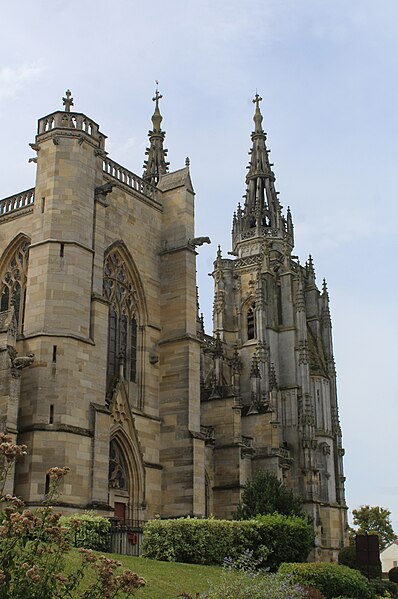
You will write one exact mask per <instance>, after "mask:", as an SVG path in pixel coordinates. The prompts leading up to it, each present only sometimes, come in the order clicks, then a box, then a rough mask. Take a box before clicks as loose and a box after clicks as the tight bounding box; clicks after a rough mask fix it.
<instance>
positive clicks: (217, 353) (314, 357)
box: [0, 91, 347, 559]
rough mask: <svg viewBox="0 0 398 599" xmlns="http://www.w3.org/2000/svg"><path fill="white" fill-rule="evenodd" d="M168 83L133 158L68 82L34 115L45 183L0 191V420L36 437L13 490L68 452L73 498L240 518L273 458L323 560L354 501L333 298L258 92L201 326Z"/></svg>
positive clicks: (40, 478)
mask: <svg viewBox="0 0 398 599" xmlns="http://www.w3.org/2000/svg"><path fill="white" fill-rule="evenodd" d="M160 98H161V96H160V94H159V93H158V92H156V95H155V98H154V101H155V111H154V114H153V116H152V124H153V126H152V129H151V131H150V132H149V147H148V150H147V160H146V161H145V164H144V173H143V176H142V177H139V176H137V175H135V174H134V173H132V172H131V171H129V170H128V169H126V168H125V167H123V166H121V165H119V164H117V163H116V162H115V161H113V160H112V159H111V158H110V157H109V156H108V153H107V151H106V136H105V135H104V134H103V133H102V132H101V131H100V128H99V126H98V124H97V123H95V122H94V121H93V120H92V119H91V118H89V117H88V116H86V115H84V114H82V113H79V112H74V111H73V110H72V108H73V99H72V98H71V94H70V92H69V91H68V92H67V93H66V96H65V98H64V99H63V102H64V110H60V111H56V112H54V113H52V114H50V115H48V116H46V117H44V118H40V119H39V121H38V129H37V135H36V138H35V142H34V143H32V144H31V147H32V149H33V150H34V151H35V153H36V157H35V158H33V159H32V160H33V161H34V162H36V167H37V171H36V182H35V186H34V188H32V189H29V190H27V191H24V192H22V193H18V194H16V195H14V196H11V197H9V198H5V199H3V200H1V201H0V285H1V287H0V293H1V297H0V301H1V306H0V308H1V312H0V418H1V421H0V422H1V427H2V430H4V431H6V432H7V433H8V434H10V435H12V436H13V438H15V439H16V440H17V441H18V443H24V444H26V445H27V446H28V455H27V456H26V458H25V459H24V460H23V461H21V462H19V463H18V464H17V467H16V471H15V472H14V473H13V476H12V477H11V478H10V480H9V482H8V491H10V492H13V493H15V494H17V495H19V496H20V497H22V498H23V499H24V500H25V501H26V503H27V504H28V505H31V506H35V505H38V504H39V503H40V502H41V501H42V499H43V496H44V495H45V493H46V490H47V487H48V483H49V481H48V476H47V471H48V469H49V468H51V467H52V466H55V465H57V466H68V467H69V468H70V473H69V474H68V476H67V477H66V478H65V480H64V482H63V488H62V489H61V490H62V496H61V497H60V500H59V507H60V508H61V509H62V510H63V511H64V512H76V511H79V510H80V511H81V510H86V509H93V510H95V511H96V512H97V513H100V514H104V515H107V516H115V517H117V518H124V519H135V520H147V519H149V518H152V517H154V516H155V515H156V514H160V515H161V516H162V517H178V516H185V515H197V516H204V515H210V514H213V515H214V516H215V517H220V518H230V517H232V516H233V513H234V511H235V509H236V505H237V503H238V501H239V497H240V495H241V492H242V489H243V487H244V484H245V482H246V481H247V480H248V478H250V477H251V475H252V474H253V473H254V472H256V471H258V470H266V471H269V470H270V471H273V472H275V474H276V475H277V476H278V477H279V478H280V480H283V482H284V483H285V484H287V485H288V486H289V487H290V488H292V489H293V490H294V491H295V492H296V493H298V494H299V495H300V496H301V497H302V499H303V502H304V506H305V508H306V510H307V511H308V512H309V513H310V514H311V515H312V517H313V519H314V524H315V527H316V532H317V535H316V548H315V550H314V557H315V559H333V558H335V556H336V552H337V551H338V549H339V548H340V547H341V546H342V544H343V543H344V541H345V538H346V509H347V508H346V504H345V498H344V476H343V468H342V456H343V453H344V451H343V449H342V444H341V429H340V425H339V417H338V407H337V395H336V373H335V366H334V357H333V346H332V327H331V320H330V312H329V297H328V291H327V288H326V283H325V282H324V284H323V287H322V289H321V290H320V289H318V287H317V285H316V281H315V272H314V267H313V262H312V259H311V257H310V258H309V260H308V261H307V263H306V264H305V266H302V265H301V264H300V263H299V261H298V259H297V257H296V256H293V255H292V250H293V246H294V231H293V222H292V216H291V213H290V210H289V209H288V210H287V213H286V215H283V213H282V207H281V205H280V203H279V200H278V195H277V192H276V191H275V186H274V182H275V176H274V173H273V171H272V170H271V165H270V163H269V160H268V150H267V148H266V134H265V133H264V131H263V128H262V115H261V112H260V100H261V99H260V98H259V97H258V96H257V95H256V98H255V100H254V103H255V115H254V131H253V133H252V136H251V137H252V150H251V154H250V164H249V170H248V174H247V177H246V184H247V191H246V196H245V202H244V205H243V206H240V205H238V208H237V211H236V212H235V214H234V216H233V233H232V252H231V257H229V258H224V257H223V256H222V254H221V250H220V248H219V250H218V252H217V257H216V260H215V262H214V271H213V278H214V322H213V331H214V333H213V335H211V336H210V335H207V334H206V333H205V331H204V327H203V318H201V317H200V315H199V305H198V298H197V288H196V263H195V261H196V255H197V252H196V248H197V247H198V246H200V245H201V244H203V243H206V242H209V240H208V238H195V233H194V190H193V186H192V182H191V178H190V172H189V162H188V161H187V164H186V165H185V167H184V168H182V169H180V170H177V171H174V172H169V164H168V162H167V161H166V153H167V151H166V150H165V149H164V147H163V143H164V136H165V134H164V131H162V128H161V122H162V116H161V114H160V110H159V100H160ZM242 170H243V169H242Z"/></svg>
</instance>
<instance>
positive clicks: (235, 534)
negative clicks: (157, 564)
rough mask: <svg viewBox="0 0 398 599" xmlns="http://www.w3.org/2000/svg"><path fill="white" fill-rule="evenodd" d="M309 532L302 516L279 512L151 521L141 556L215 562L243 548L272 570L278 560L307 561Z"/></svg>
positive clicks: (237, 555) (310, 536) (235, 556)
mask: <svg viewBox="0 0 398 599" xmlns="http://www.w3.org/2000/svg"><path fill="white" fill-rule="evenodd" d="M313 540H314V532H313V530H312V527H311V526H310V525H309V524H308V522H307V521H306V520H304V519H303V518H299V517H297V516H282V515H280V514H273V515H266V516H260V517H257V518H256V519H253V520H240V521H237V520H216V519H214V518H209V519H199V518H178V519H175V520H160V519H157V520H151V521H150V522H148V523H147V524H146V525H145V528H144V538H143V544H142V550H143V555H144V556H145V557H149V558H152V559H157V560H163V561H176V562H185V563H193V564H221V563H223V561H224V558H226V557H231V558H232V559H236V558H237V557H239V556H240V555H242V554H243V553H244V551H245V550H246V549H250V550H252V551H253V557H254V558H255V559H259V558H264V557H266V561H265V562H264V563H263V564H262V567H269V568H270V569H271V570H276V569H277V567H278V566H279V564H280V563H281V562H283V561H286V562H289V561H291V562H297V561H303V560H305V559H307V557H308V554H309V552H310V551H311V548H312V546H313Z"/></svg>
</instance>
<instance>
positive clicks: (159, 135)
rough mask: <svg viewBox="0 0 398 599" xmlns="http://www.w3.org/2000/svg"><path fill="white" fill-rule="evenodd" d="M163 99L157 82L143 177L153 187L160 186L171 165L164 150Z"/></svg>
mask: <svg viewBox="0 0 398 599" xmlns="http://www.w3.org/2000/svg"><path fill="white" fill-rule="evenodd" d="M162 97H163V96H162V94H160V93H159V89H158V81H156V91H155V95H154V97H153V98H152V101H153V102H155V110H154V112H153V115H152V131H149V133H148V137H149V142H150V145H149V148H147V149H146V151H145V154H146V155H147V156H148V159H147V160H145V161H144V173H143V175H142V178H143V179H144V180H145V181H149V183H151V184H152V185H157V184H158V182H159V179H160V176H161V175H164V174H165V173H167V171H168V170H169V164H170V163H169V162H166V156H167V150H165V149H164V148H163V141H164V137H165V132H164V131H162V129H161V123H162V120H163V117H162V115H161V114H160V110H159V100H160V99H161V98H162Z"/></svg>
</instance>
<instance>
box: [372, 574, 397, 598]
mask: <svg viewBox="0 0 398 599" xmlns="http://www.w3.org/2000/svg"><path fill="white" fill-rule="evenodd" d="M369 582H370V586H371V587H372V589H373V592H374V593H375V594H376V595H380V597H388V596H390V597H398V584H396V583H395V582H391V581H390V580H380V579H379V578H375V579H373V580H369ZM386 591H387V593H389V595H386V594H385V592H386Z"/></svg>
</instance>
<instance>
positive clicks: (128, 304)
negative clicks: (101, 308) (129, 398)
mask: <svg viewBox="0 0 398 599" xmlns="http://www.w3.org/2000/svg"><path fill="white" fill-rule="evenodd" d="M104 296H105V297H106V299H107V300H108V301H109V302H110V308H109V321H108V362H107V379H108V384H109V383H111V382H112V380H114V379H115V378H116V377H118V375H119V371H120V368H121V369H122V375H123V378H124V379H126V380H130V381H133V382H135V381H136V378H137V366H136V365H137V326H138V325H137V313H136V302H135V290H134V287H133V284H132V282H131V279H130V276H129V273H128V271H127V268H126V264H125V262H124V260H123V259H122V257H121V256H120V254H119V252H118V251H114V252H111V253H110V254H109V255H108V256H107V257H106V259H105V266H104Z"/></svg>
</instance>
